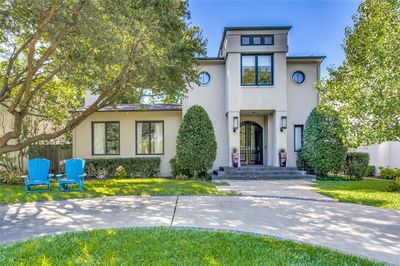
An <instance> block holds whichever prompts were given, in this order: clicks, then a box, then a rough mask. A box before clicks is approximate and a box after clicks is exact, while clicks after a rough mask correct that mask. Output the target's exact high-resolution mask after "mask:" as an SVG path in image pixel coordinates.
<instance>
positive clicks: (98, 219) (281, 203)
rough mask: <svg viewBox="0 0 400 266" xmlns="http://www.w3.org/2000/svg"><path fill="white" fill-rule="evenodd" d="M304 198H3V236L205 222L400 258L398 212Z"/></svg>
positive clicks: (393, 260) (0, 239) (0, 211)
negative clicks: (14, 200)
mask: <svg viewBox="0 0 400 266" xmlns="http://www.w3.org/2000/svg"><path fill="white" fill-rule="evenodd" d="M259 182H264V181H259ZM263 184H264V185H266V183H263ZM261 185H262V184H258V185H257V184H255V186H257V187H258V186H261ZM307 193H308V192H307ZM252 194H254V191H252ZM288 195H289V194H288ZM299 195H300V194H299ZM300 198H301V197H297V198H295V197H283V198H280V197H275V196H273V195H270V196H268V195H266V196H262V195H253V196H236V197H233V196H179V197H177V196H166V197H137V196H125V197H106V198H94V199H73V200H65V201H48V202H41V203H25V204H13V205H2V206H0V217H1V218H0V219H1V220H0V242H9V241H15V240H21V239H26V238H30V237H33V236H40V235H45V234H54V233H59V232H65V231H77V230H86V229H92V228H110V227H114V228H119V227H133V226H176V227H201V228H216V229H227V230H239V231H247V232H253V233H260V234H266V235H270V236H275V237H279V238H285V239H292V240H296V241H301V242H307V243H311V244H315V245H320V246H326V247H329V248H333V249H337V250H340V251H344V252H348V253H352V254H355V255H359V256H365V257H369V258H371V259H375V260H380V261H385V262H389V263H392V264H398V265H400V257H399V254H400V212H399V211H395V210H387V209H379V208H375V207H368V206H360V205H354V204H346V203H338V202H335V201H329V200H325V199H322V198H321V199H317V198H315V199H311V198H304V199H300Z"/></svg>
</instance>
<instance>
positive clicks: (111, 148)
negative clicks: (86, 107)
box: [92, 122, 120, 155]
mask: <svg viewBox="0 0 400 266" xmlns="http://www.w3.org/2000/svg"><path fill="white" fill-rule="evenodd" d="M119 153H120V147H119V122H93V123H92V154H93V155H117V154H119Z"/></svg>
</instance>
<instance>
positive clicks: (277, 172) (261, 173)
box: [212, 165, 316, 181]
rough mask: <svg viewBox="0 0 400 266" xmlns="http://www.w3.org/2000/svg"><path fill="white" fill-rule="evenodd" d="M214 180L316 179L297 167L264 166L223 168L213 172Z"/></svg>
mask: <svg viewBox="0 0 400 266" xmlns="http://www.w3.org/2000/svg"><path fill="white" fill-rule="evenodd" d="M212 178H213V180H280V179H306V180H311V181H315V180H316V177H315V176H313V175H307V173H306V172H305V171H300V170H298V169H297V168H296V167H274V166H263V165H252V166H243V167H238V168H233V167H228V166H223V167H220V168H219V170H216V171H214V172H213V175H212Z"/></svg>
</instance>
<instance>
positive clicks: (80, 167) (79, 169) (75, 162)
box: [56, 158, 86, 191]
mask: <svg viewBox="0 0 400 266" xmlns="http://www.w3.org/2000/svg"><path fill="white" fill-rule="evenodd" d="M85 176H86V174H85V160H82V159H79V158H75V159H69V160H66V161H65V174H59V175H56V177H57V180H58V191H83V190H85V183H84V179H85ZM73 184H76V185H78V189H77V190H71V189H69V185H73Z"/></svg>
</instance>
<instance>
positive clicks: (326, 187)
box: [317, 178, 400, 210]
mask: <svg viewBox="0 0 400 266" xmlns="http://www.w3.org/2000/svg"><path fill="white" fill-rule="evenodd" d="M388 182H389V181H387V180H376V179H367V178H366V179H363V180H362V181H318V184H317V188H318V192H319V193H321V194H322V195H325V196H328V197H330V198H334V199H337V200H338V201H340V202H350V203H356V204H363V205H369V206H376V207H381V208H388V209H396V210H400V193H398V192H386V191H385V189H386V188H387V186H388Z"/></svg>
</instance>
